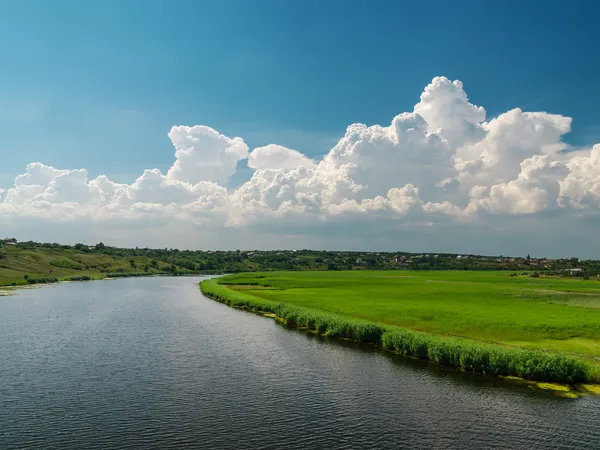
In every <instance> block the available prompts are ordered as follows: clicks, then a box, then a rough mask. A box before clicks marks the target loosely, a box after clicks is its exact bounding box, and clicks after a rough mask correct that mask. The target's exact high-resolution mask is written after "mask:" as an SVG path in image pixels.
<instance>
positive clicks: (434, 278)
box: [219, 271, 600, 359]
mask: <svg viewBox="0 0 600 450" xmlns="http://www.w3.org/2000/svg"><path fill="white" fill-rule="evenodd" d="M219 283H223V284H227V285H230V288H232V289H235V290H243V292H244V293H246V294H250V295H252V296H256V297H259V298H261V299H266V300H270V301H273V302H277V303H285V304H287V305H293V306H299V307H305V308H310V309H315V310H320V311H324V312H329V313H334V314H339V315H343V316H349V317H353V318H357V319H363V320H367V321H371V322H376V323H380V324H384V325H395V326H401V327H405V328H409V329H412V330H419V331H425V332H430V333H435V334H442V335H451V336H457V337H463V338H467V339H472V340H477V341H484V342H492V343H501V344H504V345H509V346H518V347H526V348H535V349H545V350H557V351H560V352H562V353H568V354H573V355H578V356H582V357H585V358H590V359H594V358H596V359H600V281H597V280H582V279H576V278H574V279H565V278H545V277H540V278H531V277H529V276H518V277H511V276H510V273H507V272H470V271H437V272H436V271H431V272H426V271H420V272H409V271H402V272H389V271H386V272H377V271H373V272H370V271H354V272H333V271H332V272H295V273H291V272H273V273H261V274H239V275H230V276H227V277H223V278H221V279H220V280H219Z"/></svg>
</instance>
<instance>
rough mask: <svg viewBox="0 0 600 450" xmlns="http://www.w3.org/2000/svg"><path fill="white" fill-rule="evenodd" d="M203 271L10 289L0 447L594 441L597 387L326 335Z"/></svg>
mask: <svg viewBox="0 0 600 450" xmlns="http://www.w3.org/2000/svg"><path fill="white" fill-rule="evenodd" d="M199 280H200V278H187V277H186V278H132V279H121V280H113V281H96V282H88V283H63V284H59V285H53V286H46V287H42V288H36V289H23V290H18V291H15V292H14V295H11V296H4V297H0V449H3V450H7V449H32V448H41V449H52V448H57V449H84V448H85V449H88V450H89V449H101V448H102V449H104V448H111V449H169V448H173V449H181V448H200V449H296V448H297V449H329V448H330V449H388V448H389V449H397V448H410V449H417V448H428V449H429V448H434V449H446V448H448V449H454V448H456V449H465V448H477V449H480V448H506V449H521V448H522V449H529V450H531V449H567V448H585V449H593V448H600V425H599V424H600V397H584V398H580V399H575V400H574V399H564V398H559V397H555V396H552V395H551V394H547V393H543V392H538V391H534V390H532V389H530V388H528V387H525V386H517V385H514V384H513V383H509V382H505V381H500V380H497V379H494V378H491V377H484V376H479V375H466V374H462V373H458V372H452V371H446V370H440V369H437V368H435V367H432V366H431V365H428V364H426V363H422V362H418V361H416V362H415V361H406V360H404V359H402V358H399V357H392V356H385V355H383V354H380V353H379V352H377V351H374V350H371V349H365V348H364V347H360V346H356V345H349V344H341V343H336V342H327V341H325V340H323V339H322V338H318V337H315V336H311V335H307V334H305V333H301V332H298V331H293V330H288V329H286V328H285V327H283V326H281V325H279V324H278V323H276V322H275V321H273V320H271V319H267V318H264V317H260V316H256V315H253V314H250V313H245V312H242V311H238V310H234V309H231V308H229V307H227V306H224V305H222V304H220V303H217V302H214V301H212V300H209V299H207V298H205V297H203V296H202V294H201V293H200V291H199V289H198V281H199Z"/></svg>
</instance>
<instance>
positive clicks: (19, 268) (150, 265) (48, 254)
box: [0, 245, 188, 286]
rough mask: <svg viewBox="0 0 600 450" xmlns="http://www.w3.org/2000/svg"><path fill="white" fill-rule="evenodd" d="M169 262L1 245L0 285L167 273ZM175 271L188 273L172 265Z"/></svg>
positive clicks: (128, 256)
mask: <svg viewBox="0 0 600 450" xmlns="http://www.w3.org/2000/svg"><path fill="white" fill-rule="evenodd" d="M171 272H174V271H173V270H172V264H170V263H169V262H167V261H159V260H157V259H154V258H151V257H148V256H138V255H111V254H106V253H103V252H100V251H89V250H88V249H87V248H86V251H82V250H81V249H80V250H76V249H74V248H68V249H66V248H61V247H59V248H52V247H50V248H44V247H39V248H24V247H22V246H17V245H5V246H4V247H3V248H1V249H0V286H8V285H22V284H28V283H31V282H35V280H47V281H54V280H53V279H54V278H55V279H56V280H68V279H81V278H84V279H86V278H87V277H89V278H90V279H100V278H106V277H109V276H132V275H138V274H148V275H151V274H160V273H171ZM175 272H188V270H187V269H185V268H183V267H179V266H176V270H175Z"/></svg>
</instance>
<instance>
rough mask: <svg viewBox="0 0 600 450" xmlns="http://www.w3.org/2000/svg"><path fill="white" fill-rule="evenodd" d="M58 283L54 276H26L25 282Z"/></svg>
mask: <svg viewBox="0 0 600 450" xmlns="http://www.w3.org/2000/svg"><path fill="white" fill-rule="evenodd" d="M43 283H58V278H56V277H44V278H27V284H43Z"/></svg>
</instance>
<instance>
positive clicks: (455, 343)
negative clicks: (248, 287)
mask: <svg viewBox="0 0 600 450" xmlns="http://www.w3.org/2000/svg"><path fill="white" fill-rule="evenodd" d="M200 286H201V289H202V292H203V293H204V294H205V295H206V296H208V297H210V298H213V299H215V300H217V301H220V302H222V303H225V304H227V305H229V306H232V307H236V308H241V309H246V310H251V311H256V312H269V313H273V314H274V315H276V316H277V317H279V318H280V319H281V320H282V321H283V322H284V323H286V324H287V325H289V326H294V327H301V328H306V329H309V330H312V331H315V332H317V333H319V334H321V335H324V336H329V337H333V338H343V339H351V340H354V341H358V342H365V343H373V344H379V345H381V346H382V347H383V348H384V349H386V350H389V351H393V352H395V353H399V354H402V355H406V356H411V357H415V358H421V359H427V360H430V361H433V362H435V363H438V364H441V365H445V366H451V367H458V368H461V369H462V370H465V371H471V372H478V373H486V374H493V375H503V376H516V377H520V378H524V379H527V380H535V381H554V382H560V383H567V384H577V383H586V382H587V383H590V382H596V381H598V380H600V369H599V368H598V367H597V366H595V365H594V364H592V363H589V362H587V361H584V360H581V359H578V358H575V357H571V356H567V355H562V354H559V353H555V352H545V351H539V350H525V349H520V348H510V347H505V346H502V345H494V344H486V343H478V342H473V341H468V340H465V339H458V338H451V337H445V336H436V335H434V334H430V333H424V332H420V331H413V330H409V329H406V328H402V327H397V326H388V325H383V324H378V323H374V322H370V321H365V320H360V319H355V318H352V317H348V316H341V315H337V314H332V313H327V312H322V311H318V310H312V309H309V308H303V307H297V306H290V305H286V304H284V303H277V302H274V301H270V300H266V299H262V298H260V297H256V296H253V295H250V294H247V293H244V292H240V291H234V290H232V289H229V288H227V287H226V286H225V285H222V284H219V282H218V281H217V280H216V279H211V280H205V281H203V282H202V283H201V284H200Z"/></svg>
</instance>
